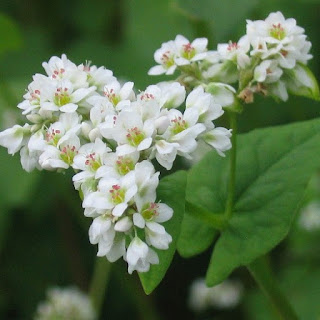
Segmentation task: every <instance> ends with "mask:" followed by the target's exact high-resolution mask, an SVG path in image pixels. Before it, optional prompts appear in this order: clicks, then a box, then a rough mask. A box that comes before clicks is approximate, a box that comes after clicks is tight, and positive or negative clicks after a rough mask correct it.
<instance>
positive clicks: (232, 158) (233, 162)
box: [225, 112, 237, 220]
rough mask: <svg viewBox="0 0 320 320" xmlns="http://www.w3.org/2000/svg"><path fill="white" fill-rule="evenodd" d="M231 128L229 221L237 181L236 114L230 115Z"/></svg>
mask: <svg viewBox="0 0 320 320" xmlns="http://www.w3.org/2000/svg"><path fill="white" fill-rule="evenodd" d="M229 116H230V128H231V129H232V137H231V143H232V148H231V151H230V153H231V154H230V171H229V182H228V198H227V203H226V211H225V217H226V219H227V220H229V219H230V218H231V216H232V211H233V203H234V194H235V180H236V157H237V115H236V114H235V113H234V112H230V113H229Z"/></svg>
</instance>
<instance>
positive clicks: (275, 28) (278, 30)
mask: <svg viewBox="0 0 320 320" xmlns="http://www.w3.org/2000/svg"><path fill="white" fill-rule="evenodd" d="M269 33H270V36H271V37H273V38H275V39H277V40H282V39H284V38H285V36H286V32H285V30H284V28H283V27H282V26H281V24H280V23H278V24H273V25H272V28H271V29H270V31H269Z"/></svg>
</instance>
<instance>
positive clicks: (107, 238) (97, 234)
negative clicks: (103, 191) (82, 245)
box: [89, 215, 116, 257]
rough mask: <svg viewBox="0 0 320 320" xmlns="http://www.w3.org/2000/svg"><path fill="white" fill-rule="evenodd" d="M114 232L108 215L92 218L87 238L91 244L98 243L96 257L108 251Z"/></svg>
mask: <svg viewBox="0 0 320 320" xmlns="http://www.w3.org/2000/svg"><path fill="white" fill-rule="evenodd" d="M115 234H116V232H115V230H114V223H113V222H112V218H111V217H110V216H107V215H101V216H99V217H97V218H95V219H93V222H92V224H91V226H90V228H89V240H90V243H91V244H98V253H97V256H98V257H103V256H105V255H107V253H109V251H110V250H111V247H112V245H113V240H114V237H115Z"/></svg>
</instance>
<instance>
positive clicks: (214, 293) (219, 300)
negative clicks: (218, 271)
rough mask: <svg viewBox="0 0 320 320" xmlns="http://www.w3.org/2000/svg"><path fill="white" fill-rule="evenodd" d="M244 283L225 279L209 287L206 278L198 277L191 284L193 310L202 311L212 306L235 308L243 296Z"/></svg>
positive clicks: (190, 300)
mask: <svg viewBox="0 0 320 320" xmlns="http://www.w3.org/2000/svg"><path fill="white" fill-rule="evenodd" d="M242 291H243V289H242V285H241V284H240V283H239V282H236V281H232V280H225V281H224V282H222V283H220V284H218V285H216V286H214V287H212V288H208V287H207V286H206V283H205V280H204V279H202V278H201V279H196V280H195V281H194V282H193V283H192V284H191V286H190V292H189V306H190V308H191V309H192V310H193V311H196V312H201V311H205V310H207V309H210V308H212V307H214V308H218V309H228V308H234V307H235V306H237V305H238V303H239V302H240V299H241V297H242Z"/></svg>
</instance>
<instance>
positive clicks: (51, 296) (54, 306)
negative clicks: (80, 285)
mask: <svg viewBox="0 0 320 320" xmlns="http://www.w3.org/2000/svg"><path fill="white" fill-rule="evenodd" d="M34 319H35V320H52V319H68V320H95V319H96V315H95V312H94V310H93V307H92V305H91V303H90V300H89V298H88V296H87V295H85V294H84V293H82V292H81V291H79V290H78V289H77V288H74V287H70V288H64V289H61V288H58V287H57V288H51V289H49V290H48V291H47V300H46V301H43V302H41V303H40V304H39V305H38V307H37V311H36V315H35V318H34Z"/></svg>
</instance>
